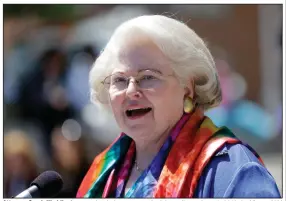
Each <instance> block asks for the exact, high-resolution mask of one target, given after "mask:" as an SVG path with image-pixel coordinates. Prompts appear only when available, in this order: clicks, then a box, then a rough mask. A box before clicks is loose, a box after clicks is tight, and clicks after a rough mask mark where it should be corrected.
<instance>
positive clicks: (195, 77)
mask: <svg viewBox="0 0 286 201" xmlns="http://www.w3.org/2000/svg"><path fill="white" fill-rule="evenodd" d="M90 83H91V88H92V99H93V100H94V101H98V102H100V103H102V104H103V106H105V107H106V109H107V110H109V111H112V112H113V115H114V117H115V119H116V121H117V123H118V125H119V127H120V128H121V130H122V133H121V134H120V136H119V137H118V138H117V139H116V140H115V142H114V143H112V144H111V145H110V146H109V147H108V148H107V149H106V150H105V151H103V152H102V153H101V154H99V155H98V156H97V157H96V158H95V159H94V162H93V164H92V165H91V167H90V169H89V171H88V173H87V174H86V176H85V178H84V180H83V182H82V184H81V186H80V188H79V190H78V193H77V197H87V198H93V197H103V198H108V197H109V198H110V197H117V198H124V197H125V198H131V197H137V198H139V197H149V198H153V197H154V198H171V197H172V198H191V197H196V198H210V197H221V198H226V197H280V194H279V191H278V189H277V186H276V184H275V181H274V179H273V177H272V176H271V175H270V173H269V172H268V171H267V170H266V168H265V167H264V165H263V162H262V161H261V159H260V158H259V156H258V155H257V154H256V153H255V151H254V150H253V149H251V148H250V147H249V146H248V145H246V144H243V143H242V142H241V141H239V139H237V138H236V137H235V136H234V135H233V134H232V133H231V131H230V130H229V129H227V128H226V127H222V128H218V127H216V126H215V125H214V124H213V123H212V121H211V120H210V119H209V118H208V117H206V116H204V111H205V110H207V109H209V108H211V107H214V106H216V105H218V104H219V103H220V101H221V89H220V84H219V81H218V76H217V72H216V68H215V63H214V61H213V58H212V55H211V53H210V52H209V50H208V48H207V47H206V45H205V43H204V42H203V40H202V39H201V38H200V37H199V36H198V35H197V34H196V33H195V32H194V31H193V30H192V29H190V28H189V27H188V26H186V25H185V24H183V23H181V22H179V21H177V20H174V19H171V18H168V17H165V16H160V15H155V16H141V17H137V18H134V19H131V20H129V21H127V22H125V23H123V24H121V25H120V26H119V27H118V28H117V29H116V31H115V33H114V34H113V36H112V37H111V39H110V41H109V42H108V44H107V45H106V48H105V49H104V51H103V52H102V53H101V55H100V56H99V57H98V59H97V60H96V62H95V64H94V66H93V68H92V70H91V72H90Z"/></svg>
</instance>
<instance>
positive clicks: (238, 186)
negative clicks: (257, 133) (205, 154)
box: [194, 144, 281, 198]
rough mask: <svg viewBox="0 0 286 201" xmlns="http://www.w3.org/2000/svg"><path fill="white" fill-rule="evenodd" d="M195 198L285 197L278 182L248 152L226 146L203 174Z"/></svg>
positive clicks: (233, 146)
mask: <svg viewBox="0 0 286 201" xmlns="http://www.w3.org/2000/svg"><path fill="white" fill-rule="evenodd" d="M262 160H263V159H262ZM194 197H195V198H281V195H280V193H279V190H278V187H277V185H276V183H275V181H274V178H273V177H272V176H271V174H270V173H269V172H268V170H267V169H266V168H265V167H264V166H263V165H262V164H261V163H260V162H259V160H258V159H257V158H256V157H255V156H254V154H253V153H252V152H251V151H250V150H249V149H248V148H246V147H245V146H244V145H242V144H235V145H230V144H226V145H225V146H224V147H222V148H221V149H220V151H218V152H217V154H216V155H215V156H214V157H213V158H212V159H211V161H210V162H209V164H208V165H207V167H206V168H205V170H204V171H203V173H202V175H201V177H200V180H199V183H198V185H197V188H196V191H195V194H194Z"/></svg>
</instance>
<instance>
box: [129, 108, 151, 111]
mask: <svg viewBox="0 0 286 201" xmlns="http://www.w3.org/2000/svg"><path fill="white" fill-rule="evenodd" d="M139 109H141V110H143V109H148V107H146V108H136V109H129V110H127V111H134V110H139Z"/></svg>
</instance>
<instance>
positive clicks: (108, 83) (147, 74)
mask: <svg viewBox="0 0 286 201" xmlns="http://www.w3.org/2000/svg"><path fill="white" fill-rule="evenodd" d="M168 76H173V74H172V75H163V74H162V73H160V72H159V71H156V70H143V71H140V72H139V73H138V74H137V76H136V77H132V76H130V77H127V76H126V75H124V74H123V73H120V72H117V73H114V74H111V75H109V76H107V77H106V78H105V79H104V80H103V81H102V82H101V83H102V84H103V85H104V88H105V89H107V90H112V91H117V92H118V91H123V90H125V89H127V87H128V85H129V83H130V81H131V79H132V78H134V79H133V80H134V81H133V82H135V83H136V84H137V86H138V87H139V88H140V89H143V90H148V89H158V88H160V87H161V86H162V85H163V83H164V81H165V80H166V78H167V77H168Z"/></svg>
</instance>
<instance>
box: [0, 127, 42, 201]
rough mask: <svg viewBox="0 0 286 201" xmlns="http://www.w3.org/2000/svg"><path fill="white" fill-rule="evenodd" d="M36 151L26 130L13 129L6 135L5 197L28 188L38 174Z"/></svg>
mask: <svg viewBox="0 0 286 201" xmlns="http://www.w3.org/2000/svg"><path fill="white" fill-rule="evenodd" d="M35 153H36V151H35V149H34V146H33V143H32V141H31V139H30V138H29V136H28V135H27V134H26V133H25V132H24V131H21V130H13V131H9V132H8V133H6V134H5V135H4V197H12V196H16V195H17V194H19V193H21V192H22V191H24V190H26V189H27V188H28V187H29V186H30V184H31V182H32V181H33V180H34V179H35V178H36V177H37V176H38V172H39V170H38V167H37V163H36V156H35Z"/></svg>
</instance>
